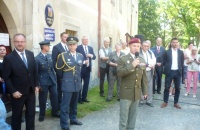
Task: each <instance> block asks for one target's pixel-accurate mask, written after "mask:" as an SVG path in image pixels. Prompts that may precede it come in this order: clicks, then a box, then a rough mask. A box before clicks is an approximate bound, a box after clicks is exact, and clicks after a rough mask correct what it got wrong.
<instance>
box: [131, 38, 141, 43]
mask: <svg viewBox="0 0 200 130" xmlns="http://www.w3.org/2000/svg"><path fill="white" fill-rule="evenodd" d="M132 43H140V39H139V38H132V39H131V40H130V41H129V44H132Z"/></svg>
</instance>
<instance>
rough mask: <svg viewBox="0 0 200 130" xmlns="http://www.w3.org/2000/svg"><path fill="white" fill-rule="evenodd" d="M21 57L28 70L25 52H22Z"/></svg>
mask: <svg viewBox="0 0 200 130" xmlns="http://www.w3.org/2000/svg"><path fill="white" fill-rule="evenodd" d="M21 55H22V60H23V62H24V64H25V65H26V68H28V64H27V61H26V59H25V57H24V52H21Z"/></svg>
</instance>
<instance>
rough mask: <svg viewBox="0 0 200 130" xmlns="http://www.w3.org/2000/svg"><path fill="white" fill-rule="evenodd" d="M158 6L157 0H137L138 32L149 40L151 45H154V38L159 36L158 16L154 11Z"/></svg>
mask: <svg viewBox="0 0 200 130" xmlns="http://www.w3.org/2000/svg"><path fill="white" fill-rule="evenodd" d="M158 8H159V3H158V2H157V0H151V1H150V0H139V11H138V12H139V13H138V15H139V17H138V33H139V34H143V35H144V36H145V39H148V40H150V41H151V42H152V46H154V45H155V39H156V38H157V37H161V26H160V23H159V20H160V19H159V18H160V16H159V14H157V12H156V10H157V9H158Z"/></svg>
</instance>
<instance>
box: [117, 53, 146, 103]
mask: <svg viewBox="0 0 200 130" xmlns="http://www.w3.org/2000/svg"><path fill="white" fill-rule="evenodd" d="M133 60H134V59H133V57H132V56H131V54H128V55H125V56H122V57H120V58H119V60H118V65H117V75H118V76H120V77H121V86H120V98H121V99H129V100H133V101H136V100H139V99H140V97H141V91H142V93H143V94H144V95H147V76H146V63H145V61H144V59H143V58H142V57H139V60H140V65H138V66H137V67H133V65H132V62H133Z"/></svg>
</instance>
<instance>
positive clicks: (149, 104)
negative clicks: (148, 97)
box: [146, 102, 154, 107]
mask: <svg viewBox="0 0 200 130" xmlns="http://www.w3.org/2000/svg"><path fill="white" fill-rule="evenodd" d="M146 104H147V105H148V106H150V107H154V105H153V103H148V102H147V103H146Z"/></svg>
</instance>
